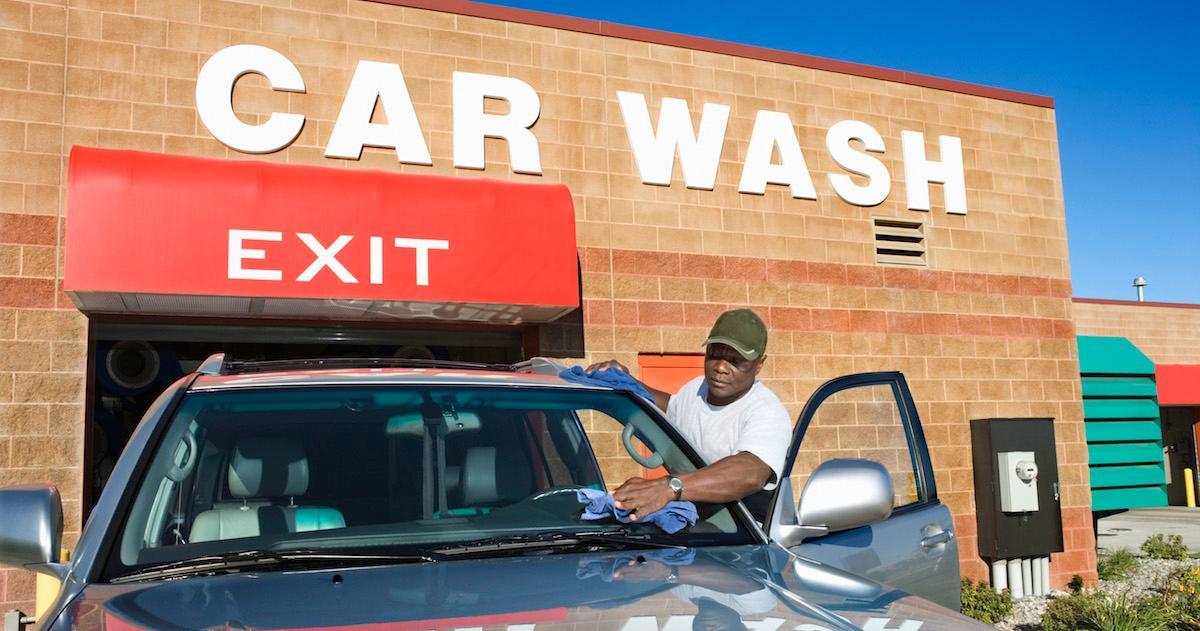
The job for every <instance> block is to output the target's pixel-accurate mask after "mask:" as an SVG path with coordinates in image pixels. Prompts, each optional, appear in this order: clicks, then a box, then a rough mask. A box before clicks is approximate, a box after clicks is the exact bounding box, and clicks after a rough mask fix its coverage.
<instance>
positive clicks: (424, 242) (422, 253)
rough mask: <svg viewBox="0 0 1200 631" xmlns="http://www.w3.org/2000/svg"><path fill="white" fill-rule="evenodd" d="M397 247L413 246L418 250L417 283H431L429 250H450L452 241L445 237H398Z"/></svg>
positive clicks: (423, 284)
mask: <svg viewBox="0 0 1200 631" xmlns="http://www.w3.org/2000/svg"><path fill="white" fill-rule="evenodd" d="M395 243H396V247H398V248H413V249H415V250H416V251H417V284H418V285H422V286H425V285H428V284H429V251H430V250H449V249H450V242H449V241H446V240H445V239H406V238H404V237H396V242H395Z"/></svg>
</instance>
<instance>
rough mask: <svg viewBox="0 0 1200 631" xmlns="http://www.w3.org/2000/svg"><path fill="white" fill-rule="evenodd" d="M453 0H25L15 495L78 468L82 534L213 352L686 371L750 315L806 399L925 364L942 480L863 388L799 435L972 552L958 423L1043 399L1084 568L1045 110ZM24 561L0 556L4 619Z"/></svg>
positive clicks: (10, 358)
mask: <svg viewBox="0 0 1200 631" xmlns="http://www.w3.org/2000/svg"><path fill="white" fill-rule="evenodd" d="M434 4H435V3H429V2H423V1H420V0H387V1H379V2H368V1H363V0H304V1H300V0H296V1H295V2H292V3H291V5H292V6H290V7H280V6H276V5H275V4H268V3H262V4H260V3H255V2H233V1H229V2H226V1H218V0H211V1H209V0H204V1H201V2H165V1H164V2H141V1H139V2H136V3H135V2H133V1H132V0H125V1H118V2H73V3H71V5H70V6H69V7H66V8H64V7H62V6H53V5H49V4H43V3H39V2H24V1H20V0H18V1H16V2H10V3H8V4H7V5H6V6H5V7H4V9H3V13H2V14H0V15H2V18H0V29H3V32H2V34H0V42H2V44H0V141H2V142H0V151H3V154H2V156H3V157H2V161H3V164H4V168H3V169H2V170H0V242H2V245H0V339H2V340H3V341H2V342H0V344H2V349H3V352H0V401H3V403H2V406H0V409H2V412H0V484H2V485H13V484H19V483H24V482H33V481H50V482H53V483H55V484H57V485H58V487H59V488H60V489H61V491H62V493H63V496H64V499H65V512H66V516H65V520H66V524H67V526H66V527H67V531H68V534H67V543H68V545H69V544H70V543H71V542H72V541H73V537H75V536H77V534H78V532H79V529H80V527H81V525H82V520H83V519H84V518H85V516H86V514H87V512H88V509H89V507H90V506H91V505H92V504H93V503H94V502H95V499H96V497H97V495H98V493H99V491H100V489H101V488H102V487H103V484H104V481H105V479H106V476H107V472H108V471H109V470H110V468H111V466H112V463H113V461H114V459H115V458H116V457H117V455H118V454H119V452H120V449H121V446H122V445H123V441H124V440H125V439H126V437H128V435H129V431H130V429H131V428H132V426H133V425H134V424H135V423H136V422H137V419H138V418H139V416H140V414H141V412H142V411H143V410H144V409H145V408H146V406H147V405H148V404H149V402H150V401H152V400H153V398H154V397H155V395H156V393H157V392H158V391H159V390H160V389H161V388H163V387H164V386H165V385H166V384H167V383H169V382H170V381H171V380H172V379H174V378H176V377H178V376H179V375H181V374H183V373H185V372H187V371H190V370H192V369H194V368H195V367H196V366H197V364H198V363H199V362H200V361H201V360H202V359H204V358H205V357H206V356H207V355H209V354H210V353H213V352H219V351H220V352H226V353H229V354H231V355H233V356H235V357H244V358H259V359H272V358H294V357H309V356H348V355H349V356H354V355H357V356H375V355H385V356H397V357H414V358H440V359H455V360H471V361H486V362H511V361H516V360H519V359H521V358H524V357H529V356H533V355H548V356H556V357H561V358H565V359H568V360H572V361H576V362H584V361H591V360H596V359H602V358H610V357H611V358H616V359H619V360H621V361H622V362H624V363H625V364H627V365H630V366H637V367H638V369H639V370H640V371H641V374H642V375H643V376H644V377H645V378H646V379H647V380H649V381H651V382H652V383H654V384H656V385H660V386H661V387H671V386H672V385H677V384H678V383H680V382H681V381H682V380H685V379H686V378H688V377H690V376H691V375H695V374H698V371H699V370H700V365H701V364H700V356H699V355H698V353H699V352H700V351H701V349H700V343H701V341H702V340H703V339H704V337H705V334H706V332H707V330H708V327H709V326H710V325H711V324H712V322H713V320H714V319H715V317H716V316H717V315H718V314H719V313H721V312H722V311H723V310H725V309H727V308H729V307H732V306H749V307H752V308H754V309H755V310H756V311H758V313H760V314H761V315H762V316H763V318H764V319H765V320H766V322H767V324H768V327H769V329H770V335H771V337H770V343H769V347H768V351H767V352H768V356H769V359H768V360H767V364H766V367H765V369H764V372H763V374H762V377H763V381H764V382H766V384H767V385H769V386H770V387H771V389H773V390H774V391H775V392H776V393H777V394H778V395H779V396H780V398H781V399H782V400H783V401H784V402H785V404H786V405H787V406H788V407H789V410H790V411H791V412H792V413H793V414H798V413H799V412H800V409H801V407H802V406H803V404H804V402H805V401H806V400H807V398H808V397H809V395H810V394H812V393H813V391H814V390H815V389H816V387H817V386H818V385H819V384H821V383H822V382H824V381H826V380H828V379H830V378H833V377H836V376H839V375H843V374H846V373H852V372H863V371H876V370H899V371H903V373H904V374H905V376H906V377H907V379H908V381H909V383H910V385H911V386H912V389H913V393H914V396H915V399H916V402H917V410H918V411H919V413H920V417H921V421H922V424H923V427H924V437H925V439H926V441H927V443H928V445H929V453H928V457H929V458H931V460H932V465H933V468H934V470H935V472H936V491H935V490H934V489H933V488H932V487H931V486H928V483H929V481H927V480H924V481H921V483H920V485H917V483H916V482H914V480H913V478H914V477H917V478H919V476H915V475H914V471H913V470H912V466H911V465H910V463H911V462H913V461H914V458H915V457H916V456H914V454H911V453H909V450H910V449H919V446H915V443H913V442H912V441H911V440H908V438H906V437H905V436H904V434H903V433H897V432H894V431H887V430H886V429H885V428H879V427H876V426H874V425H871V424H868V423H864V422H863V421H861V420H856V419H858V417H857V416H856V413H857V412H856V408H855V407H854V405H853V403H851V404H849V405H848V407H847V408H846V409H847V411H848V412H849V413H847V414H845V415H843V416H842V417H841V418H838V419H831V420H830V421H829V423H830V425H829V426H828V427H825V428H823V430H824V431H823V432H820V435H821V439H820V440H816V439H814V440H813V442H812V443H811V446H810V447H806V450H807V453H811V454H813V457H814V458H815V457H820V458H827V457H834V456H843V455H850V456H864V457H878V458H880V459H887V460H888V461H889V466H890V467H892V468H893V470H894V472H895V473H896V474H897V479H898V480H904V479H905V476H906V475H907V485H908V488H900V487H898V491H897V494H898V500H897V502H898V506H897V510H900V509H902V508H903V507H904V506H905V505H906V504H907V503H914V502H928V501H935V500H936V501H940V502H942V503H944V504H946V505H948V506H949V507H950V509H951V511H952V512H953V513H954V515H955V521H956V525H957V528H958V531H957V534H958V537H957V539H956V541H957V545H958V547H959V551H960V555H961V559H962V561H961V564H962V565H961V566H962V571H963V573H964V574H965V575H968V576H972V577H974V578H983V577H985V576H986V575H987V573H988V559H983V558H981V557H980V554H979V547H978V545H977V537H976V531H977V520H976V514H977V505H978V504H979V503H980V502H981V501H991V499H987V500H981V499H979V497H977V491H976V488H977V480H976V476H975V474H974V471H973V464H972V431H971V427H972V424H971V422H972V420H974V419H993V418H1028V417H1036V418H1043V419H1053V423H1052V428H1053V433H1052V441H1053V442H1052V443H1051V445H1050V447H1049V450H1050V451H1049V453H1051V454H1053V455H1054V458H1055V459H1056V463H1052V465H1050V466H1047V465H1046V463H1044V462H1043V463H1042V465H1043V471H1044V472H1046V471H1049V470H1053V473H1054V474H1055V475H1057V477H1058V481H1059V488H1060V490H1061V495H1060V497H1057V499H1056V500H1055V502H1056V505H1057V506H1058V507H1059V508H1061V523H1060V524H1058V525H1056V526H1055V527H1054V528H1055V532H1056V533H1057V536H1060V537H1061V542H1060V544H1059V545H1057V547H1055V548H1054V550H1053V555H1052V556H1051V565H1050V568H1051V573H1052V583H1053V584H1054V585H1056V586H1062V585H1063V584H1065V583H1066V581H1067V580H1069V579H1070V577H1071V576H1072V575H1074V574H1080V575H1083V576H1084V577H1087V578H1092V577H1094V576H1095V570H1094V568H1095V558H1094V538H1093V534H1092V529H1091V513H1090V505H1091V504H1090V502H1091V494H1090V487H1089V479H1088V474H1089V470H1088V452H1089V442H1088V439H1087V437H1086V436H1085V431H1084V430H1085V425H1084V416H1083V408H1082V405H1081V401H1080V386H1079V384H1080V378H1079V375H1080V372H1079V370H1080V367H1079V363H1078V360H1077V351H1076V342H1075V326H1074V324H1073V322H1072V303H1071V297H1070V274H1069V268H1068V263H1067V242H1066V230H1065V221H1064V207H1063V195H1062V185H1061V177H1060V168H1059V162H1058V148H1057V131H1056V125H1055V111H1054V108H1053V102H1052V100H1051V99H1049V98H1046V97H1041V96H1035V95H1029V94H1023V93H1018V92H1013V91H1009V90H1004V89H997V88H990V87H983V86H978V85H971V84H966V83H961V82H957V81H952V80H945V79H938V78H933V77H927V76H922V75H916V74H912V73H908V72H902V71H896V70H889V69H884V68H875V67H869V66H863V65H859V64H853V63H846V62H839V61H832V60H827V59H819V58H814V57H809V56H806V55H799V54H793V53H786V52H781V51H775V50H766V49H761V48H755V47H751V46H743V45H738V44H731V43H725V42H718V41H712V40H707V39H702V38H696V37H689V36H683V35H676V34H670V33H663V32H656V31H650V30H645V29H640V28H632V27H627V26H622V25H617V24H609V23H603V22H596V21H592V20H583V19H575V18H567V17H559V16H551V15H546V14H539V13H533V12H528V11H521V10H515V9H509V8H501V7H495V6H488V5H481V4H474V3H470V2H453V3H445V4H444V5H438V6H437V7H435V8H430V7H432V6H433V5H434ZM856 425H859V426H858V427H856ZM816 435H817V434H814V436H816ZM906 467H908V469H909V470H908V472H907V474H905V472H904V469H905V468H906ZM629 473H630V474H631V475H637V473H638V472H637V471H630V472H629ZM914 485H916V486H914ZM1058 550H1061V552H1059V551H1058ZM1047 554H1049V552H1047ZM32 584H33V578H32V575H30V574H27V573H24V572H17V571H5V572H3V573H0V609H9V608H11V607H12V606H22V607H24V608H26V609H28V602H29V601H30V600H31V599H32V590H33V588H32Z"/></svg>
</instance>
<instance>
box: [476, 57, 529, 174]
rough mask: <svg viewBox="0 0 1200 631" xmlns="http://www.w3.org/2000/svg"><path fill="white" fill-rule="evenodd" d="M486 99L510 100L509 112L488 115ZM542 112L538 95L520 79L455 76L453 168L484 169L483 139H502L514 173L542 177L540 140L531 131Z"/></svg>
mask: <svg viewBox="0 0 1200 631" xmlns="http://www.w3.org/2000/svg"><path fill="white" fill-rule="evenodd" d="M487 98H494V99H504V100H506V101H508V106H509V110H508V113H507V114H503V115H499V114H485V113H484V111H483V104H484V100H485V99H487ZM541 112H542V104H541V101H540V100H539V99H538V95H537V92H535V91H534V90H533V87H531V86H530V85H529V84H528V83H525V82H524V81H521V80H520V79H511V78H508V77H496V76H493V75H486V74H474V73H471V72H456V73H454V166H456V167H459V168H462V169H482V168H483V166H484V159H483V153H484V152H483V141H484V138H503V139H504V140H506V141H508V155H509V161H510V163H511V164H512V170H513V171H516V172H517V173H532V174H534V175H541V173H542V160H541V156H540V155H539V154H538V143H537V137H536V136H534V135H533V132H532V131H531V130H530V129H529V128H530V127H533V124H534V123H536V122H537V119H538V116H540V115H541Z"/></svg>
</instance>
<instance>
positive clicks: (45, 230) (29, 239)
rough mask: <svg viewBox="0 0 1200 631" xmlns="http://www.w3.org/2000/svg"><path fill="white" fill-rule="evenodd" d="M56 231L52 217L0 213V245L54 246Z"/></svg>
mask: <svg viewBox="0 0 1200 631" xmlns="http://www.w3.org/2000/svg"><path fill="white" fill-rule="evenodd" d="M57 229H58V224H57V220H56V219H55V218H54V217H45V216H38V215H17V214H11V213H0V243H13V244H22V245H55V243H57V238H58V235H57Z"/></svg>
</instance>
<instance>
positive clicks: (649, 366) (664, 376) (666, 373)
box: [638, 353, 704, 478]
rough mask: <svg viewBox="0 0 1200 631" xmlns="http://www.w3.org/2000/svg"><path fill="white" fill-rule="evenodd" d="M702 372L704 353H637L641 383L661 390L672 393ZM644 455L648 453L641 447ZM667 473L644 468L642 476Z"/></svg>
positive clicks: (661, 470)
mask: <svg viewBox="0 0 1200 631" xmlns="http://www.w3.org/2000/svg"><path fill="white" fill-rule="evenodd" d="M703 374H704V355H699V354H693V355H660V354H651V353H642V354H640V355H638V375H639V376H640V378H641V380H642V383H645V384H646V385H648V386H650V387H651V388H654V389H655V390H662V391H663V392H670V393H672V394H674V393H676V392H678V391H679V389H680V388H681V387H683V384H685V383H687V382H689V381H691V380H692V379H695V378H696V377H699V376H701V375H703ZM643 454H644V455H650V454H649V451H648V450H646V449H645V448H643ZM665 475H667V471H666V469H663V468H662V467H659V468H657V469H644V470H643V471H642V477H644V478H661V477H662V476H665Z"/></svg>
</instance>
